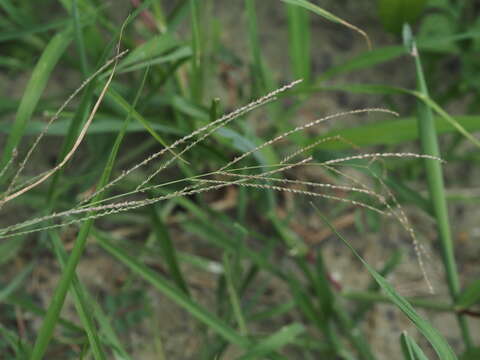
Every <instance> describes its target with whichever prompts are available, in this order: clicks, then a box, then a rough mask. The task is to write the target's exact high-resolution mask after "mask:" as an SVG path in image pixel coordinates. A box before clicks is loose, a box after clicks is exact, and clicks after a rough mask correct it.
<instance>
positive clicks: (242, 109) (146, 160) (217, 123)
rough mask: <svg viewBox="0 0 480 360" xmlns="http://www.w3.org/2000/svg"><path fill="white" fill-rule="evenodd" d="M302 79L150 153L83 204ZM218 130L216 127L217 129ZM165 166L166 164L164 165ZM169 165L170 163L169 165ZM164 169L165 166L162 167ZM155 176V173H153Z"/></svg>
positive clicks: (268, 100) (270, 99)
mask: <svg viewBox="0 0 480 360" xmlns="http://www.w3.org/2000/svg"><path fill="white" fill-rule="evenodd" d="M301 81H302V80H296V81H293V82H292V83H290V84H287V85H285V86H283V87H281V88H279V89H277V90H275V91H272V92H271V93H269V94H267V95H265V96H263V97H261V98H259V99H257V100H255V101H253V102H251V103H249V104H247V105H245V106H243V107H241V108H239V109H237V110H235V111H233V112H231V113H228V114H226V115H224V116H222V117H221V118H219V119H217V120H215V121H213V122H211V123H209V124H207V125H205V126H203V127H201V128H199V129H197V130H195V131H194V132H192V133H190V134H188V135H186V136H184V137H183V138H180V139H178V140H177V141H175V142H174V143H173V144H172V145H170V146H168V147H166V148H164V149H162V150H160V151H159V152H156V153H154V154H152V155H150V156H149V157H147V158H146V159H144V160H143V161H142V162H140V163H138V164H136V165H135V166H133V167H132V168H130V169H129V170H126V171H123V172H122V174H121V175H120V176H119V177H117V178H116V179H114V180H113V181H111V182H110V183H108V184H107V185H105V186H104V187H103V188H101V189H98V190H97V191H95V192H94V193H93V194H92V195H90V196H88V197H87V198H86V199H84V200H83V201H82V204H83V203H86V202H88V201H89V200H91V199H93V198H94V197H95V196H97V195H98V194H100V193H102V192H104V191H105V190H107V189H108V188H110V187H112V186H113V185H114V184H116V183H117V182H119V181H120V180H122V179H123V178H125V177H126V176H127V175H128V174H130V173H132V172H133V171H135V170H137V169H138V168H140V167H142V166H145V165H147V164H148V163H150V162H151V161H153V160H155V159H156V158H158V157H160V156H162V155H163V154H165V153H166V152H167V151H172V150H173V149H175V148H176V147H177V146H179V145H181V144H183V143H185V142H187V141H188V140H190V139H192V138H194V137H195V136H197V135H199V134H201V133H203V132H205V131H207V130H209V129H210V128H212V127H215V126H217V125H221V126H225V124H226V123H227V122H228V121H231V120H233V119H236V118H238V117H239V116H241V115H244V114H246V113H248V112H250V111H252V110H253V109H255V108H257V107H259V106H262V105H264V104H266V103H268V102H270V101H272V99H274V98H275V96H277V95H278V94H280V93H281V92H284V91H286V90H288V89H290V88H292V87H293V86H295V85H297V84H298V83H300V82H301ZM215 130H216V129H215ZM210 134H211V132H210V133H209V135H210ZM198 142H199V141H196V142H195V143H194V145H196V144H197V143H198ZM194 145H191V146H189V147H188V148H189V149H190V148H191V147H192V146H194ZM182 153H183V152H181V153H180V154H178V155H177V156H180V155H181V154H182ZM164 166H165V165H164ZM167 166H168V165H167ZM162 170H163V168H162ZM153 176H155V175H153Z"/></svg>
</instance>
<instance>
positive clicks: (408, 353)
mask: <svg viewBox="0 0 480 360" xmlns="http://www.w3.org/2000/svg"><path fill="white" fill-rule="evenodd" d="M400 344H401V346H402V351H403V356H404V357H405V360H428V358H427V357H426V356H425V354H424V353H423V351H422V349H420V347H419V346H418V345H417V343H416V342H415V340H413V339H412V338H411V337H410V336H408V334H407V333H406V332H403V333H402V335H400Z"/></svg>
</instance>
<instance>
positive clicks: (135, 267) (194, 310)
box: [94, 231, 250, 348]
mask: <svg viewBox="0 0 480 360" xmlns="http://www.w3.org/2000/svg"><path fill="white" fill-rule="evenodd" d="M94 234H95V236H96V238H97V240H98V243H99V245H100V246H101V247H102V248H103V249H105V250H106V251H107V252H108V253H110V254H111V255H112V256H114V257H115V258H116V259H117V260H119V261H120V262H122V263H123V264H125V265H126V266H127V267H129V268H130V269H131V270H132V271H133V272H134V273H136V274H137V275H139V276H140V277H142V278H143V279H144V280H145V281H147V282H149V283H150V284H151V285H152V286H154V287H155V288H156V289H157V290H159V291H160V292H162V293H163V294H165V296H167V297H169V298H170V299H171V300H172V301H174V302H175V303H176V304H178V305H179V306H181V307H183V308H184V309H185V310H186V311H188V312H189V313H190V314H191V315H192V316H194V317H195V318H197V319H198V320H199V321H201V322H203V323H204V324H206V325H207V326H208V327H210V328H211V329H212V330H214V331H215V332H217V333H218V334H219V335H221V336H222V337H223V338H225V339H226V340H227V341H229V342H231V343H233V344H237V345H240V346H241V347H243V348H247V347H249V346H250V341H249V340H248V339H246V338H244V337H242V336H241V335H239V334H238V333H237V332H236V331H235V330H233V329H232V328H231V327H229V326H228V325H227V324H225V323H224V322H223V321H221V320H220V319H218V318H216V317H215V316H214V315H212V314H211V313H210V312H208V311H207V310H205V309H204V308H202V307H201V306H200V305H199V304H198V303H197V302H196V301H193V300H191V299H190V298H189V297H187V296H186V295H185V294H184V293H183V292H182V291H180V290H178V289H177V288H176V287H173V286H172V285H170V284H169V283H168V281H166V280H165V279H164V278H162V277H161V276H160V275H159V274H157V273H156V272H154V271H153V270H151V269H150V268H148V267H147V266H145V265H144V264H142V263H140V262H139V261H137V260H136V259H135V258H133V257H132V256H130V255H128V253H127V252H126V251H124V250H122V249H120V248H119V247H118V246H116V245H114V244H113V243H112V242H110V241H109V240H108V239H107V237H106V236H104V235H102V234H101V233H100V232H98V231H94Z"/></svg>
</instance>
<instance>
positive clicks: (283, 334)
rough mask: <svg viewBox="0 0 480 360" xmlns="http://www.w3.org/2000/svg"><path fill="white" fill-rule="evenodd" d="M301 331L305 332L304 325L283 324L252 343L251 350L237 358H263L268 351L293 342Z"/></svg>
mask: <svg viewBox="0 0 480 360" xmlns="http://www.w3.org/2000/svg"><path fill="white" fill-rule="evenodd" d="M303 332H305V327H304V326H303V325H301V324H298V323H294V324H291V325H287V326H284V327H283V328H281V329H280V330H278V331H277V332H276V333H274V334H272V335H270V336H269V337H267V338H266V339H264V340H262V341H260V342H259V343H258V344H256V345H254V346H253V347H252V349H251V350H249V351H248V352H247V353H246V354H245V355H243V356H241V357H239V358H238V360H252V359H258V358H263V357H264V356H266V355H267V354H268V353H271V352H273V351H278V350H280V349H281V348H282V347H284V346H285V345H287V344H289V343H291V342H293V341H294V340H295V339H296V338H297V337H298V336H299V335H300V334H302V333H303Z"/></svg>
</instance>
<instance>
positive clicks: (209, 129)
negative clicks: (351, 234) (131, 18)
mask: <svg viewBox="0 0 480 360" xmlns="http://www.w3.org/2000/svg"><path fill="white" fill-rule="evenodd" d="M123 54H124V52H123V53H120V52H119V50H118V49H117V55H116V56H115V57H114V58H113V59H112V60H111V61H110V62H109V63H107V64H106V65H104V66H103V67H102V68H100V69H99V70H98V71H97V72H96V73H95V74H94V75H92V76H91V77H90V78H89V79H87V80H86V81H85V82H84V83H83V84H82V85H81V87H80V88H79V89H78V90H77V91H76V92H74V94H72V96H70V97H69V99H67V101H66V102H65V103H64V104H63V105H62V107H61V108H60V109H59V111H57V112H56V114H55V115H54V116H53V117H52V119H51V120H50V122H49V123H48V124H47V126H46V128H45V130H44V131H43V132H42V133H41V134H40V135H39V137H38V138H37V140H36V141H35V143H34V145H33V147H32V148H31V149H30V151H29V152H28V154H27V156H26V158H25V159H24V160H23V161H22V163H21V165H20V167H19V169H18V170H17V173H16V174H15V176H14V178H13V180H12V182H11V184H10V186H9V189H10V190H11V189H12V187H13V186H14V184H15V182H16V180H17V178H18V177H19V175H20V173H21V171H22V170H23V168H24V167H25V164H26V162H27V161H28V159H29V158H30V155H31V153H32V151H33V150H32V149H34V148H35V147H36V146H37V145H38V143H39V141H40V139H41V138H42V137H43V136H44V135H45V133H46V131H47V129H48V126H49V125H50V124H51V123H52V122H53V121H54V120H55V119H56V118H58V116H59V114H60V113H61V111H63V109H64V108H65V107H66V105H67V104H68V103H69V102H70V101H71V99H73V97H74V96H75V95H76V94H77V93H78V92H79V91H80V90H81V88H83V87H84V86H85V85H86V84H87V83H88V82H89V81H91V80H92V79H93V78H94V77H95V76H96V75H98V73H100V72H101V71H103V70H104V69H105V68H106V66H108V65H110V64H111V63H112V62H114V67H113V70H112V72H111V74H110V77H109V79H108V81H107V83H106V85H105V87H104V88H103V90H102V93H101V95H100V97H99V99H98V100H97V103H96V104H95V107H94V110H93V111H92V113H91V115H90V117H89V119H88V120H87V122H86V125H85V126H84V127H83V129H82V131H81V133H80V136H79V137H78V139H77V141H76V143H75V145H74V147H73V148H72V150H71V151H70V152H69V154H67V156H66V157H65V159H64V160H63V161H62V162H61V163H60V164H59V165H57V166H56V167H54V168H53V169H51V170H49V171H47V172H46V173H45V174H44V175H43V176H42V177H40V178H39V179H37V180H36V181H34V182H33V183H29V184H28V185H27V186H25V187H23V188H21V189H20V190H18V191H16V192H14V193H13V194H8V193H7V194H6V196H5V197H4V199H3V200H2V202H3V203H6V202H7V201H10V200H13V199H14V198H16V197H17V196H20V195H21V194H24V193H25V192H27V191H29V190H31V189H32V188H33V187H35V186H37V185H39V184H40V183H42V182H43V181H45V180H46V179H47V178H48V177H49V176H50V175H51V174H53V173H54V172H55V171H57V170H58V169H59V168H61V167H62V166H63V165H64V164H65V163H66V162H67V161H68V159H70V157H71V156H72V155H73V153H74V152H75V151H76V149H77V148H78V146H79V145H80V143H81V141H82V140H83V138H84V137H85V134H86V132H87V129H88V126H89V124H90V123H91V121H92V119H93V116H94V115H95V112H96V110H97V109H98V106H99V105H100V102H101V99H102V98H103V96H104V94H105V92H106V89H107V88H108V85H109V84H110V81H111V79H112V76H113V74H114V72H115V67H116V64H117V60H118V58H119V57H120V56H121V55H123ZM299 82H300V81H295V82H292V83H290V84H287V85H285V86H283V87H281V88H279V89H278V90H275V91H273V92H271V93H269V94H267V95H265V96H263V97H261V98H259V99H258V100H255V101H253V102H251V103H249V104H248V105H245V106H243V107H241V108H239V109H237V110H235V111H233V112H231V113H229V114H226V115H224V116H223V117H221V118H219V119H217V120H215V121H214V122H212V123H210V124H208V125H205V126H203V127H201V128H199V129H198V130H196V131H194V132H192V133H191V134H189V135H186V136H184V137H183V138H180V139H178V140H177V141H175V142H174V143H173V144H172V145H170V146H168V147H166V148H164V149H162V150H161V151H159V152H156V153H154V154H152V155H150V156H148V157H147V158H145V159H144V160H143V161H141V162H139V163H138V164H136V165H134V166H133V167H132V168H130V169H128V170H126V171H123V172H122V173H121V175H120V176H118V177H117V178H115V179H114V180H113V181H111V182H110V183H108V184H107V185H105V186H104V187H103V188H100V189H98V190H97V191H95V192H94V193H93V194H91V195H90V196H88V197H87V198H86V199H84V200H83V201H81V202H80V203H79V204H77V206H75V207H74V208H71V209H69V210H66V211H62V212H59V213H53V214H50V215H46V216H43V217H39V218H35V219H31V220H27V221H24V222H22V223H18V224H15V225H12V226H8V227H6V228H3V229H0V236H1V237H2V238H6V237H12V236H18V235H22V234H28V233H32V232H37V231H42V230H47V229H51V228H56V227H62V226H67V225H70V224H76V223H79V222H83V221H86V220H89V219H94V218H98V217H103V216H107V215H111V214H115V213H119V212H124V211H129V210H134V209H137V208H140V207H143V206H147V205H150V204H154V203H156V202H159V201H164V200H168V199H172V198H175V197H179V196H186V195H193V194H199V193H204V192H207V191H213V190H218V189H222V188H224V187H227V186H244V187H252V188H257V189H270V190H274V191H279V192H290V193H293V194H296V195H306V196H312V197H319V198H325V199H330V200H335V201H341V202H347V203H350V204H351V205H354V206H359V207H363V208H366V209H369V210H371V211H375V212H377V213H380V214H382V215H388V214H391V215H394V216H395V217H397V218H398V220H399V221H400V223H401V224H402V225H403V226H404V227H405V228H406V229H407V231H408V233H409V234H410V236H411V237H412V239H413V243H414V248H415V251H416V252H417V256H418V257H419V264H420V267H421V269H422V272H423V274H424V276H425V278H426V279H427V283H429V281H428V277H427V276H426V273H425V270H424V266H423V262H422V260H421V256H420V255H421V254H420V250H419V249H420V247H419V245H418V241H417V240H416V237H415V233H414V232H413V229H412V228H411V226H410V225H409V223H408V220H407V218H406V216H405V214H404V212H403V210H402V209H401V208H400V207H399V205H398V202H397V201H396V199H395V197H394V196H393V194H392V193H391V191H390V190H389V189H388V187H386V185H385V184H384V183H383V182H382V181H381V179H378V180H379V181H380V183H381V184H382V187H384V188H385V189H386V190H387V194H388V196H387V198H389V199H393V204H394V207H395V208H397V209H398V208H400V211H399V213H397V212H396V211H395V210H394V209H393V208H392V206H391V205H390V203H389V201H388V200H387V198H385V197H384V196H382V195H381V194H379V193H378V192H375V191H372V190H371V189H368V188H367V187H366V186H365V185H364V184H362V183H361V182H358V181H356V180H355V179H354V178H350V180H351V181H352V182H353V183H355V182H357V183H358V185H359V186H358V187H357V186H340V185H335V184H326V183H316V182H308V181H300V180H290V179H284V178H278V177H272V175H273V174H278V173H283V172H285V171H286V170H289V169H291V168H293V167H297V166H300V165H306V164H307V163H308V162H309V161H310V160H311V158H307V159H303V160H301V161H299V162H296V163H292V164H290V163H288V161H290V160H291V159H293V158H295V157H298V156H299V155H301V154H302V153H304V152H306V151H309V150H311V149H313V148H314V147H315V146H318V145H320V144H322V143H324V142H326V141H343V139H342V138H341V137H339V136H334V137H330V138H325V139H321V140H319V141H317V142H315V143H313V144H311V145H308V146H305V147H303V148H300V149H298V150H297V151H295V152H294V153H292V154H290V155H288V156H286V157H284V158H283V160H282V161H281V163H280V164H276V165H261V166H257V167H249V169H253V168H257V169H261V170H262V171H263V172H260V173H257V174H254V175H245V174H240V173H238V171H241V170H242V169H248V168H245V167H244V168H240V169H238V168H232V166H233V165H234V164H236V163H238V162H239V161H241V160H242V159H245V158H246V157H248V156H250V155H252V154H254V153H255V152H258V151H260V150H262V149H263V148H265V147H267V146H273V145H274V144H275V143H277V142H279V141H281V140H283V139H285V138H287V137H288V136H290V135H292V134H294V133H296V132H300V131H304V130H306V129H308V128H310V127H312V126H315V125H318V124H320V123H322V122H324V121H327V120H331V119H334V118H338V117H342V116H348V115H355V114H360V113H368V112H383V113H389V114H393V115H398V114H397V113H395V112H392V111H390V110H386V109H381V108H371V109H359V110H353V111H348V112H343V113H338V114H333V115H329V116H326V117H324V118H321V119H316V120H314V121H311V122H309V123H307V124H304V125H301V126H297V127H295V128H294V129H292V130H290V131H287V132H285V133H283V134H281V135H279V136H277V137H275V138H273V139H271V140H269V141H266V142H265V143H263V144H261V145H259V146H257V147H255V148H254V149H252V150H249V151H247V152H245V153H243V154H241V155H239V156H237V157H235V158H234V159H233V160H232V161H230V162H229V163H227V164H226V165H224V166H222V167H221V168H220V169H219V170H216V171H212V172H209V173H207V174H202V175H198V176H194V177H191V178H184V179H179V180H174V181H168V182H164V183H162V184H153V185H149V186H147V185H148V184H149V183H150V182H151V180H152V179H153V178H154V177H155V176H156V175H158V174H159V173H160V172H161V171H162V170H164V169H166V168H167V167H168V166H169V165H170V164H172V163H173V162H174V161H175V160H176V159H178V158H179V156H181V155H182V154H184V153H185V152H186V151H188V150H190V149H191V148H193V147H194V146H196V145H197V144H199V143H200V142H201V141H203V140H204V139H206V138H207V137H209V136H210V135H211V134H212V133H214V132H215V131H216V130H218V129H219V128H221V127H223V126H225V125H227V124H228V123H229V122H231V121H233V120H234V119H236V118H238V117H239V116H242V115H244V114H246V113H248V112H250V111H252V110H254V109H256V108H258V107H260V106H262V105H264V104H266V103H268V102H270V101H273V100H274V99H275V97H276V95H278V94H279V93H281V92H283V91H286V90H288V89H290V88H291V87H293V86H295V85H296V84H298V83H299ZM197 136H198V138H196V137H197ZM190 140H193V141H191V142H190V143H189V144H187V145H186V146H185V147H184V148H183V149H182V150H181V151H180V152H179V153H178V154H175V153H173V154H174V155H173V157H172V158H170V159H168V160H167V161H165V162H164V163H163V164H161V165H160V166H159V167H158V168H157V169H156V170H154V171H153V172H152V173H151V174H150V175H148V176H147V177H146V178H145V180H144V181H143V182H142V183H141V184H140V185H139V186H137V187H136V188H135V190H134V191H131V192H126V193H123V194H119V195H115V196H112V197H110V198H105V199H103V200H101V201H98V202H96V203H90V204H88V205H87V202H89V201H90V200H91V199H93V198H94V197H95V196H96V195H98V194H100V193H102V192H104V191H106V190H107V189H108V188H111V187H113V186H114V185H115V184H116V183H118V182H119V181H120V180H122V179H123V178H125V177H126V176H127V175H128V174H130V173H132V172H133V171H135V170H137V169H139V168H140V167H142V166H145V165H146V164H148V163H150V162H152V161H153V160H155V159H157V158H159V157H160V156H162V155H164V154H166V153H167V152H170V153H172V152H173V150H174V149H176V148H177V147H178V146H180V145H182V144H184V143H187V142H188V141H190ZM387 157H410V158H425V157H428V156H425V155H419V154H414V153H373V154H361V155H354V156H348V157H344V158H340V159H333V160H329V161H326V162H323V163H318V164H316V165H318V166H321V167H324V168H329V169H333V168H332V166H333V165H340V164H341V163H343V162H348V161H350V160H361V159H372V161H376V160H377V159H381V158H387ZM428 158H430V159H434V160H438V161H441V159H438V158H434V157H428ZM312 165H313V164H312ZM269 166H271V167H273V168H274V169H273V170H270V171H265V169H266V168H268V167H269ZM335 171H337V172H338V173H339V175H341V176H342V177H343V178H347V179H348V178H349V176H348V175H347V174H345V173H344V172H341V171H339V170H335ZM208 176H216V177H218V176H224V177H225V176H226V177H228V178H229V179H227V180H219V179H218V178H214V179H208V178H207V177H208ZM232 178H235V179H236V180H231V179H232ZM182 182H190V183H191V185H187V186H185V187H183V188H181V189H180V190H176V191H172V192H171V193H168V194H164V195H162V196H157V197H150V198H144V199H140V200H130V201H120V202H114V203H109V202H111V201H113V200H116V199H119V198H122V197H126V196H131V195H135V194H139V193H143V194H145V193H147V192H151V191H155V190H157V189H160V188H162V187H166V186H167V185H173V184H175V183H182ZM274 183H276V184H275V185H274ZM292 186H296V187H295V188H294V187H292ZM298 186H301V187H310V188H313V189H320V188H323V189H331V190H343V191H350V192H357V193H363V194H365V195H367V196H369V197H371V198H373V199H375V200H376V201H378V202H379V203H380V204H382V206H384V208H386V209H387V211H384V210H382V209H380V208H377V207H375V206H372V205H370V204H367V203H364V202H361V201H356V200H352V199H348V198H344V197H338V196H332V195H328V194H323V193H318V192H316V191H311V190H305V189H303V188H302V189H299V188H298ZM92 212H93V213H92ZM54 220H60V223H57V224H51V223H50V224H48V225H44V226H42V225H41V224H42V223H44V222H46V221H49V222H51V221H54ZM38 225H40V226H38ZM32 227H33V228H32ZM429 287H430V288H431V285H430V283H429Z"/></svg>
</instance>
